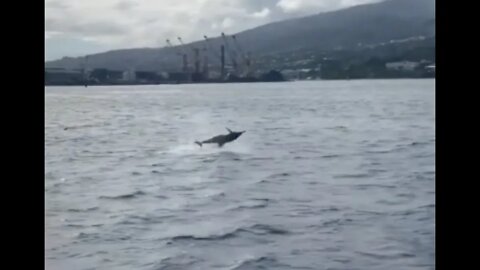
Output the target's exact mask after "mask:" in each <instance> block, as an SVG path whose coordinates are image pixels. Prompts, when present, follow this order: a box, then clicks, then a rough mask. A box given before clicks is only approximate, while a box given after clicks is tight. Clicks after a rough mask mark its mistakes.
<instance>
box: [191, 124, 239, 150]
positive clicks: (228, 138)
mask: <svg viewBox="0 0 480 270" xmlns="http://www.w3.org/2000/svg"><path fill="white" fill-rule="evenodd" d="M226 129H227V130H228V134H226V135H218V136H215V137H213V138H210V139H208V140H205V141H203V142H199V141H196V142H195V143H196V144H198V145H200V146H202V144H204V143H216V144H218V146H219V147H222V146H223V145H224V144H226V143H228V142H232V141H234V140H236V139H237V138H238V137H240V135H242V134H243V133H244V132H245V130H244V131H240V132H234V131H231V130H230V129H229V128H226Z"/></svg>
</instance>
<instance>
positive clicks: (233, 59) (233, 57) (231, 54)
mask: <svg viewBox="0 0 480 270" xmlns="http://www.w3.org/2000/svg"><path fill="white" fill-rule="evenodd" d="M222 38H223V42H224V43H225V49H226V50H227V52H228V54H229V56H230V60H231V61H232V65H233V70H234V71H235V72H237V70H238V65H237V60H236V59H235V55H234V53H233V51H232V50H230V48H229V46H228V40H227V37H226V36H225V33H223V32H222Z"/></svg>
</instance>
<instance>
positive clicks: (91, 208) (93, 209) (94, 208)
mask: <svg viewBox="0 0 480 270" xmlns="http://www.w3.org/2000/svg"><path fill="white" fill-rule="evenodd" d="M98 209H99V208H98V207H96V206H95V207H90V208H83V209H78V208H70V209H67V211H68V212H74V213H76V212H91V211H95V210H98Z"/></svg>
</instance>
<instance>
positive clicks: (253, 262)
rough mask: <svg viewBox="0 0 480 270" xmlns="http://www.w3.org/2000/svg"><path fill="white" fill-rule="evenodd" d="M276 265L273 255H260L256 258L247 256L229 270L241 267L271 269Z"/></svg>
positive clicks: (239, 269) (238, 269)
mask: <svg viewBox="0 0 480 270" xmlns="http://www.w3.org/2000/svg"><path fill="white" fill-rule="evenodd" d="M275 266H278V262H277V260H276V259H275V258H274V257H270V256H260V257H256V258H249V259H246V260H243V261H241V262H239V263H238V264H237V265H235V266H233V267H232V268H230V269H231V270H242V269H271V268H272V267H275Z"/></svg>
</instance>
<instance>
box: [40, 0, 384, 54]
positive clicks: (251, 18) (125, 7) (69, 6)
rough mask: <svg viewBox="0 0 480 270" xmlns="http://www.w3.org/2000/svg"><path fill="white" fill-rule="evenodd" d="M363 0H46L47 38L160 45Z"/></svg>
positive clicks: (107, 45) (126, 45)
mask: <svg viewBox="0 0 480 270" xmlns="http://www.w3.org/2000/svg"><path fill="white" fill-rule="evenodd" d="M367 1H369V0H142V1H133V0H101V1H100V0H82V1H78V0H45V39H46V40H48V39H51V38H54V37H55V38H57V39H58V38H60V37H63V38H66V37H68V39H69V41H71V42H70V43H69V45H68V46H71V45H70V44H72V43H73V41H74V40H79V41H88V42H90V43H92V44H96V45H98V47H101V48H132V47H136V46H140V47H161V46H164V45H165V39H167V38H170V39H171V40H175V41H176V37H177V36H181V37H182V38H183V40H184V42H190V41H195V40H201V39H202V38H203V35H207V36H209V37H215V36H219V35H220V33H221V32H222V31H224V30H225V31H226V33H227V32H228V33H236V32H240V31H243V30H246V29H249V28H253V27H256V26H259V25H262V24H265V23H268V22H272V21H278V20H282V19H288V18H292V17H295V16H302V15H309V14H313V13H318V12H321V11H325V10H330V9H335V8H339V7H343V6H344V5H354V4H357V3H364V2H367ZM370 1H375V0H370ZM46 47H47V48H46V49H47V53H48V52H49V50H53V48H52V47H50V45H49V44H48V43H47V44H46ZM67 49H68V48H66V50H67Z"/></svg>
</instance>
